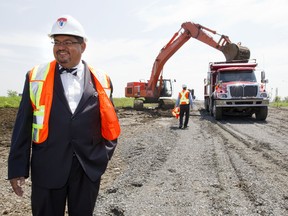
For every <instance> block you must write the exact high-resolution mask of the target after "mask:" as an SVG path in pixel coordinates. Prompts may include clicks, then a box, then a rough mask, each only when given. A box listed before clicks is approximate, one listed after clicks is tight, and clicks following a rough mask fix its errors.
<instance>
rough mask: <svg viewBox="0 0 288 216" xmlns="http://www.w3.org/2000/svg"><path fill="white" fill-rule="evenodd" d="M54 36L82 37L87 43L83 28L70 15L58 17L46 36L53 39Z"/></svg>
mask: <svg viewBox="0 0 288 216" xmlns="http://www.w3.org/2000/svg"><path fill="white" fill-rule="evenodd" d="M55 35H73V36H78V37H82V38H83V39H84V41H87V37H86V34H85V31H84V28H83V26H82V25H81V24H80V23H79V22H78V21H77V20H76V19H75V18H73V17H72V16H70V15H63V16H60V17H59V18H58V19H57V20H56V22H55V23H54V25H53V26H52V29H51V33H50V34H48V36H49V37H54V36H55Z"/></svg>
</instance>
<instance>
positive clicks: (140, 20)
mask: <svg viewBox="0 0 288 216" xmlns="http://www.w3.org/2000/svg"><path fill="white" fill-rule="evenodd" d="M287 9H288V1H287V0H241V1H239V0H237V1H234V0H218V1H217V0H201V1H199V0H145V1H142V0H105V1H103V0H101V1H100V0H86V1H85V0H81V1H76V0H62V1H56V0H49V1H42V0H1V8H0V10H1V13H0V22H1V34H0V63H1V68H0V75H1V79H0V96H6V95H7V90H13V91H17V92H19V93H21V92H22V88H23V84H24V78H25V74H26V72H27V71H28V70H30V69H31V68H32V67H33V66H34V65H37V64H40V63H43V62H48V61H50V60H53V59H54V58H53V54H52V44H51V39H50V38H49V37H48V36H47V34H48V33H49V32H50V30H51V27H52V25H53V23H54V22H55V21H56V19H57V18H58V17H59V16H61V15H63V14H70V15H72V16H74V17H75V18H76V19H78V20H79V21H80V22H81V23H82V25H83V26H84V28H85V31H86V34H87V35H88V43H87V49H86V51H85V53H84V56H83V59H84V60H86V61H87V62H88V63H89V64H91V65H93V66H94V67H95V68H101V69H103V70H105V71H107V73H108V74H109V75H110V76H111V78H112V81H113V84H114V88H115V89H114V97H124V94H125V86H126V83H127V82H132V81H139V80H147V79H149V78H150V73H151V69H152V66H153V63H154V60H155V58H156V56H157V55H158V53H159V51H160V50H161V48H162V47H163V46H164V45H165V44H166V43H167V42H168V41H169V40H170V38H171V37H172V36H173V34H174V33H175V32H177V31H178V30H179V29H180V27H181V24H182V23H183V22H194V23H199V24H201V25H203V26H205V27H208V28H210V29H213V30H215V31H217V33H219V34H224V35H227V36H229V38H230V40H231V41H232V42H234V43H238V42H241V43H242V45H244V46H247V47H249V49H250V51H251V58H253V59H257V62H258V66H259V70H265V72H266V78H268V80H269V84H268V85H267V87H268V90H269V91H270V93H271V94H272V97H274V96H275V94H276V89H278V95H279V96H281V97H282V98H284V97H286V96H288V87H287V85H288V60H287V53H288V13H287ZM213 38H214V39H215V40H217V39H218V38H217V35H216V36H214V35H213ZM224 60H225V57H224V55H223V54H222V53H221V52H219V51H218V50H216V49H213V48H211V47H209V46H208V45H206V44H204V43H202V42H200V41H198V40H196V39H194V38H191V39H190V40H189V41H188V42H186V44H184V45H183V46H182V47H181V48H180V49H179V50H178V52H177V53H175V54H174V55H173V56H172V57H171V58H170V59H169V60H168V62H167V63H166V64H165V66H164V73H163V74H164V78H171V79H176V83H175V85H174V87H175V89H174V92H175V94H174V96H176V93H177V92H178V91H179V90H181V85H182V84H183V83H185V84H187V85H188V88H191V89H192V88H193V89H194V90H195V95H196V97H197V99H201V100H202V99H203V80H204V78H205V77H206V74H207V71H208V63H209V62H211V61H224ZM259 74H260V72H259Z"/></svg>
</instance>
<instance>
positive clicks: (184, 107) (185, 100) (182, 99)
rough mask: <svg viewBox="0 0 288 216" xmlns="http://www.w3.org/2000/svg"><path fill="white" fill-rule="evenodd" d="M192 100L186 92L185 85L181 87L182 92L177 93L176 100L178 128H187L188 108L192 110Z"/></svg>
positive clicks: (188, 92)
mask: <svg viewBox="0 0 288 216" xmlns="http://www.w3.org/2000/svg"><path fill="white" fill-rule="evenodd" d="M192 104H193V99H192V96H191V93H190V91H188V90H187V85H186V84H183V85H182V91H181V92H179V94H178V98H177V100H176V107H178V106H180V114H179V128H180V129H182V128H184V129H185V128H187V127H188V122H189V114H190V107H191V108H192ZM184 115H185V121H184V125H183V118H184Z"/></svg>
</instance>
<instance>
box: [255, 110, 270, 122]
mask: <svg viewBox="0 0 288 216" xmlns="http://www.w3.org/2000/svg"><path fill="white" fill-rule="evenodd" d="M267 115H268V107H260V108H259V110H258V111H257V112H256V113H255V116H256V120H258V121H264V120H266V118H267Z"/></svg>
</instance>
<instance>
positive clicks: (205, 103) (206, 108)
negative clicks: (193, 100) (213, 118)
mask: <svg viewBox="0 0 288 216" xmlns="http://www.w3.org/2000/svg"><path fill="white" fill-rule="evenodd" d="M204 107H205V110H206V111H207V112H209V100H208V99H205V101H204Z"/></svg>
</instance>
